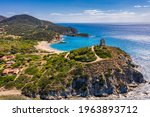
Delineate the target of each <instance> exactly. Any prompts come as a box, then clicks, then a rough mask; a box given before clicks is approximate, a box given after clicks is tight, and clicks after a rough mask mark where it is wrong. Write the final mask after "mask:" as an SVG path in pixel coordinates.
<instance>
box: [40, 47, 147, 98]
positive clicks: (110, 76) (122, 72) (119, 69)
mask: <svg viewBox="0 0 150 117" xmlns="http://www.w3.org/2000/svg"><path fill="white" fill-rule="evenodd" d="M105 48H107V49H108V50H111V54H112V57H111V58H106V59H102V60H99V61H95V62H86V63H85V62H84V63H82V64H81V66H80V67H77V68H74V69H73V70H71V71H70V72H68V73H67V76H66V77H65V79H69V82H70V84H69V85H68V84H67V85H64V86H65V87H64V88H63V89H57V90H52V89H51V88H48V91H46V92H45V90H42V91H41V93H40V94H39V95H40V98H41V99H65V98H70V97H89V96H96V97H101V96H108V95H110V94H124V93H127V92H128V91H130V90H131V87H130V86H131V85H132V86H133V85H138V84H140V83H145V80H144V78H143V75H142V74H141V73H140V72H139V71H137V70H136V69H135V66H136V65H133V62H132V60H131V58H130V57H129V55H127V54H126V53H125V52H124V51H122V50H120V49H119V48H114V47H105ZM78 51H79V50H78ZM84 54H85V53H84ZM130 63H132V64H130Z"/></svg>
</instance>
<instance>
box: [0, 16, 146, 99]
mask: <svg viewBox="0 0 150 117" xmlns="http://www.w3.org/2000/svg"><path fill="white" fill-rule="evenodd" d="M0 29H1V30H0V43H1V46H0V87H1V89H2V90H1V91H0V96H1V92H3V93H2V94H5V96H7V95H6V93H4V91H5V92H9V90H13V92H15V91H14V90H16V92H15V93H14V94H17V96H18V95H20V96H26V97H28V98H31V99H66V98H67V99H70V98H75V97H78V98H80V97H85V98H87V97H101V96H108V95H111V94H116V95H117V94H124V93H127V92H129V91H131V90H132V89H133V88H134V87H137V86H138V85H139V84H140V83H145V80H144V78H143V75H142V74H141V73H140V72H139V71H137V70H136V68H137V65H135V64H134V63H133V61H132V59H131V57H130V56H129V55H128V54H127V53H126V52H124V51H123V50H121V49H120V48H116V47H110V46H107V45H106V44H105V40H104V39H102V40H100V43H99V44H97V45H93V46H92V47H86V48H79V49H77V50H72V51H70V52H62V51H59V50H55V49H53V48H50V47H49V45H48V43H50V42H53V41H60V39H61V35H73V36H74V35H76V34H77V36H79V35H80V34H78V33H77V30H76V29H74V28H72V27H63V26H60V25H56V24H53V23H51V22H48V21H43V20H39V19H37V18H34V17H32V16H28V15H17V16H13V17H11V18H6V19H3V20H2V21H1V22H0ZM10 95H12V94H10ZM10 95H9V94H8V96H9V97H10ZM28 98H26V99H28ZM0 99H1V98H0Z"/></svg>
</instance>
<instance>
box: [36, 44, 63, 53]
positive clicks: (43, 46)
mask: <svg viewBox="0 0 150 117" xmlns="http://www.w3.org/2000/svg"><path fill="white" fill-rule="evenodd" d="M51 44H52V43H48V42H47V41H40V42H38V45H37V46H35V48H36V49H38V50H42V51H47V52H50V53H57V54H59V53H62V52H64V51H61V50H57V49H54V48H52V47H51V46H50V45H51Z"/></svg>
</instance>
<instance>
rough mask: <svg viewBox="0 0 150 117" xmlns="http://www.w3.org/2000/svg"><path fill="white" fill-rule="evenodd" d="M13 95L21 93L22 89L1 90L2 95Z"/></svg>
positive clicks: (0, 94)
mask: <svg viewBox="0 0 150 117" xmlns="http://www.w3.org/2000/svg"><path fill="white" fill-rule="evenodd" d="M11 95H21V91H19V90H16V89H12V90H4V91H0V96H11Z"/></svg>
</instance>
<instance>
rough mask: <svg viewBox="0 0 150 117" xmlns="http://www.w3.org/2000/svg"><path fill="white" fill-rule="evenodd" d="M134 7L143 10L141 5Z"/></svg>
mask: <svg viewBox="0 0 150 117" xmlns="http://www.w3.org/2000/svg"><path fill="white" fill-rule="evenodd" d="M134 7H135V8H141V7H142V6H141V5H135V6H134Z"/></svg>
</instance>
